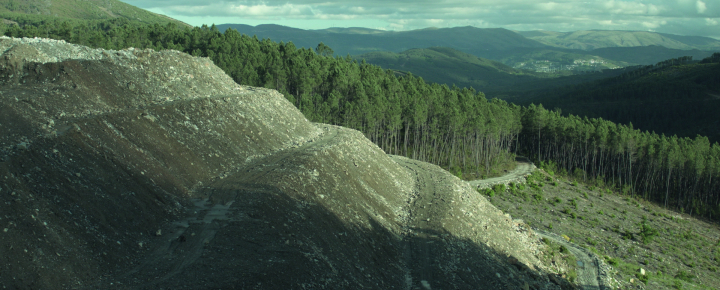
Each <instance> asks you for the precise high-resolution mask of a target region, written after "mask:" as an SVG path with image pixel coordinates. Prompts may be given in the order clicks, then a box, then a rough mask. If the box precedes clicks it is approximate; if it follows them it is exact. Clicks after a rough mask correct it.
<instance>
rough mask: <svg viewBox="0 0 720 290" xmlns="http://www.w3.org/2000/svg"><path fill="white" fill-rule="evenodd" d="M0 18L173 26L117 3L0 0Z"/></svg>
mask: <svg viewBox="0 0 720 290" xmlns="http://www.w3.org/2000/svg"><path fill="white" fill-rule="evenodd" d="M0 18H4V19H8V20H12V21H15V22H18V23H21V24H24V23H27V22H38V21H42V20H46V21H47V20H82V21H85V20H108V19H117V18H124V19H127V20H130V21H133V22H140V23H145V24H154V23H158V24H165V23H168V22H173V23H176V24H178V25H180V26H189V25H188V24H185V23H183V22H181V21H178V20H175V19H172V18H169V17H167V16H165V15H160V14H156V13H152V12H150V11H147V10H143V9H140V8H137V7H135V6H132V5H129V4H126V3H124V2H121V1H117V0H50V1H44V0H24V1H18V0H0Z"/></svg>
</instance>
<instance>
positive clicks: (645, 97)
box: [517, 59, 720, 142]
mask: <svg viewBox="0 0 720 290" xmlns="http://www.w3.org/2000/svg"><path fill="white" fill-rule="evenodd" d="M671 61H672V60H668V61H664V62H661V63H658V64H657V65H654V66H646V67H643V68H640V69H637V70H635V71H630V72H627V73H625V74H623V75H621V76H618V77H613V78H607V79H603V80H599V81H595V82H590V83H586V84H582V85H576V86H569V87H565V88H559V89H556V90H550V91H548V92H546V93H544V94H541V95H540V96H538V97H536V98H531V99H525V100H522V101H521V100H517V101H518V102H519V103H521V104H522V103H525V104H529V103H531V102H532V103H536V104H538V103H541V104H543V105H544V106H546V107H548V108H556V107H557V108H560V109H562V112H563V113H566V114H574V115H578V116H587V117H591V118H592V117H602V118H604V119H608V120H612V121H614V122H617V123H624V124H628V123H630V122H632V124H633V125H634V127H635V128H639V129H641V130H648V131H655V132H658V133H660V132H662V133H664V134H665V135H668V136H671V135H678V136H680V137H694V136H696V135H698V134H700V135H703V136H707V137H709V138H710V141H711V142H716V141H720V131H719V130H718V128H719V127H718V126H719V125H720V123H718V118H717V111H718V110H720V98H718V97H717V96H718V95H720V77H718V76H720V63H717V62H715V63H687V62H685V63H682V62H680V61H678V60H677V59H676V60H675V64H674V65H673V64H672V63H671Z"/></svg>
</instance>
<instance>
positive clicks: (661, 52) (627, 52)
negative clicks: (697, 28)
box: [588, 45, 713, 65]
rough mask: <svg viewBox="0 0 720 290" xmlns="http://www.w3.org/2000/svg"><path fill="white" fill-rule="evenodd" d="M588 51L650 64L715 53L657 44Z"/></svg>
mask: <svg viewBox="0 0 720 290" xmlns="http://www.w3.org/2000/svg"><path fill="white" fill-rule="evenodd" d="M588 53H590V54H593V55H597V56H599V57H603V58H606V59H613V60H616V61H622V62H626V63H628V64H631V65H650V64H655V63H658V62H661V61H663V60H666V59H671V58H676V57H680V56H692V57H693V59H695V60H701V59H703V58H706V57H709V56H711V55H712V54H713V52H712V51H705V50H697V49H692V50H681V49H672V48H667V47H663V46H657V45H650V46H637V47H604V48H598V49H594V50H591V51H589V52H588Z"/></svg>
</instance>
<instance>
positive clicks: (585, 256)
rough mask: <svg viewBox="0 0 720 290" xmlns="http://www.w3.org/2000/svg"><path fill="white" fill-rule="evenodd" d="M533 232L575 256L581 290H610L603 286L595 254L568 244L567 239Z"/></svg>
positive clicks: (536, 230) (542, 232)
mask: <svg viewBox="0 0 720 290" xmlns="http://www.w3.org/2000/svg"><path fill="white" fill-rule="evenodd" d="M533 230H534V231H535V233H536V234H537V235H539V236H540V237H544V238H548V239H551V240H552V241H554V242H555V243H558V244H560V245H563V246H564V247H565V248H567V249H568V250H569V251H570V252H571V253H572V254H573V255H574V256H575V258H576V259H577V265H576V266H577V275H578V276H577V284H578V285H580V287H581V289H584V290H596V289H608V288H607V287H605V286H604V285H603V284H604V283H603V282H602V281H603V280H602V279H601V273H600V263H601V262H600V260H599V258H598V257H597V256H596V255H595V254H593V253H591V252H590V251H588V250H586V249H584V248H581V247H578V246H577V245H575V244H573V243H569V242H567V241H566V240H565V239H563V238H562V237H560V236H558V235H556V234H553V233H548V232H545V231H541V230H538V229H533Z"/></svg>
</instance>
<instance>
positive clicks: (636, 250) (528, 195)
mask: <svg viewBox="0 0 720 290" xmlns="http://www.w3.org/2000/svg"><path fill="white" fill-rule="evenodd" d="M548 178H551V180H556V181H557V183H558V185H557V186H544V187H540V186H539V184H540V183H541V182H547V181H548V180H547V179H548ZM574 182H576V183H574ZM550 183H552V181H551V182H550ZM533 185H535V186H533ZM508 191H509V192H510V194H502V195H496V196H495V198H493V199H492V200H491V202H492V203H493V204H495V206H497V207H498V208H501V209H507V212H508V213H510V214H511V215H512V216H513V217H514V218H521V219H523V220H525V221H527V222H528V223H530V224H533V225H538V226H539V227H541V228H542V229H543V230H547V231H550V232H554V233H556V234H558V235H563V234H564V235H566V236H567V237H568V238H569V237H572V238H573V240H574V242H575V243H576V244H578V245H579V246H582V247H586V248H588V249H590V250H591V251H593V252H595V253H596V254H598V255H599V256H600V257H604V258H605V261H606V262H607V263H608V264H609V265H611V266H612V267H613V269H614V273H613V275H614V276H615V278H616V279H617V280H618V281H619V283H621V285H620V286H621V288H622V289H720V274H718V271H719V269H720V228H719V227H718V225H717V224H711V223H706V222H704V221H700V220H696V219H694V218H692V217H690V216H688V215H685V214H681V213H677V212H673V211H669V210H665V209H664V208H662V207H660V206H657V205H655V204H652V203H649V202H647V201H644V200H642V199H638V198H635V197H632V196H627V195H623V194H622V193H621V191H616V190H612V189H611V188H608V187H605V186H604V185H601V186H598V185H592V186H591V185H587V184H585V183H583V182H582V179H568V178H563V177H561V178H557V176H555V177H551V176H549V175H544V174H541V173H535V174H533V175H531V176H530V178H528V183H527V185H526V186H524V187H523V186H522V185H521V184H516V185H513V186H512V187H510V188H509V189H508ZM536 196H542V201H540V202H538V200H537V199H536V198H532V197H536ZM554 252H555V254H557V255H562V252H561V251H560V249H559V248H557V249H555V250H554ZM563 258H564V259H565V260H566V261H567V262H570V261H568V260H567V259H569V258H567V257H563ZM569 265H570V264H569ZM640 268H643V269H644V270H645V271H646V273H648V275H646V276H641V275H639V274H638V273H639V272H638V271H639V269H640ZM567 274H568V277H570V272H569V271H568V273H567ZM631 280H632V283H631ZM646 283H647V284H646Z"/></svg>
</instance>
